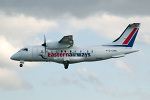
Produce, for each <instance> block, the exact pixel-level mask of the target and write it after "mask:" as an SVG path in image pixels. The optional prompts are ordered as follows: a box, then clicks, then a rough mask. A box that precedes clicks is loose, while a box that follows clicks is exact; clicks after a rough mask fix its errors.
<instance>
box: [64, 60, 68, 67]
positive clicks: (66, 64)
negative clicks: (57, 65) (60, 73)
mask: <svg viewBox="0 0 150 100" xmlns="http://www.w3.org/2000/svg"><path fill="white" fill-rule="evenodd" d="M68 66H69V61H64V68H65V69H68Z"/></svg>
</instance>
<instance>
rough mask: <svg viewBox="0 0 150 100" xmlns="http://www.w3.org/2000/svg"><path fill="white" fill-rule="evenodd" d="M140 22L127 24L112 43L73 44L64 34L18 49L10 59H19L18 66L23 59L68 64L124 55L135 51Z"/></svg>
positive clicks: (71, 38)
mask: <svg viewBox="0 0 150 100" xmlns="http://www.w3.org/2000/svg"><path fill="white" fill-rule="evenodd" d="M139 27H140V23H133V24H129V25H128V26H127V28H126V29H125V30H124V32H123V33H122V34H121V35H120V37H118V38H117V39H116V40H114V41H113V42H112V43H109V44H104V45H100V46H86V47H77V46H74V41H73V36H72V35H68V36H64V37H63V38H62V39H61V40H60V41H56V42H48V43H46V38H45V35H44V43H43V44H42V45H37V46H28V47H24V48H22V49H20V50H19V51H18V52H17V53H15V54H14V55H12V56H11V57H10V59H12V60H17V61H20V67H22V66H23V64H24V62H25V61H29V62H33V61H35V62H56V63H60V64H64V68H65V69H67V68H68V66H69V64H73V63H79V62H91V61H101V60H106V59H110V58H120V57H124V56H125V55H126V54H129V53H133V52H137V51H139V50H134V49H133V48H132V46H133V44H134V41H135V38H136V36H137V33H138V30H139Z"/></svg>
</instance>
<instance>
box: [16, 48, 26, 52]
mask: <svg viewBox="0 0 150 100" xmlns="http://www.w3.org/2000/svg"><path fill="white" fill-rule="evenodd" d="M20 51H28V48H22V49H20V50H19V51H18V52H20Z"/></svg>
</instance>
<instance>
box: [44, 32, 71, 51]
mask: <svg viewBox="0 0 150 100" xmlns="http://www.w3.org/2000/svg"><path fill="white" fill-rule="evenodd" d="M73 43H74V42H73V36H72V35H67V36H64V37H63V38H62V39H61V40H60V41H57V42H49V43H47V44H46V47H47V49H65V48H70V47H71V46H73Z"/></svg>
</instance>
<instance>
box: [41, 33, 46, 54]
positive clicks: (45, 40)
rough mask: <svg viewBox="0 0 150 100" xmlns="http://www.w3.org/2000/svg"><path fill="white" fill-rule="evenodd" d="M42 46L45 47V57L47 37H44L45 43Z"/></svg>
mask: <svg viewBox="0 0 150 100" xmlns="http://www.w3.org/2000/svg"><path fill="white" fill-rule="evenodd" d="M42 46H44V47H45V55H46V38H45V35H44V43H43V44H42Z"/></svg>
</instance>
